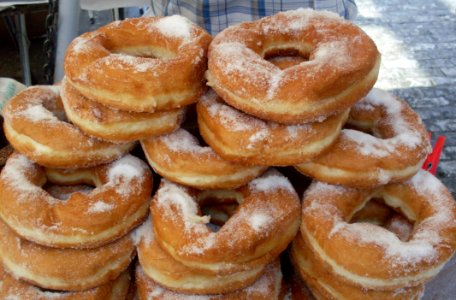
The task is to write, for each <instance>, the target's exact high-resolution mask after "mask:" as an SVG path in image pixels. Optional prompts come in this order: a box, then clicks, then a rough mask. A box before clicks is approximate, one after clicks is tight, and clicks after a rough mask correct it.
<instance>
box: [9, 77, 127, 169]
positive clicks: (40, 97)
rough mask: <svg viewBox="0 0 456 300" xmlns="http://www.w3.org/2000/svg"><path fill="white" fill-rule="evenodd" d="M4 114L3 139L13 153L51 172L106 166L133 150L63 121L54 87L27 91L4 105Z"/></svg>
mask: <svg viewBox="0 0 456 300" xmlns="http://www.w3.org/2000/svg"><path fill="white" fill-rule="evenodd" d="M3 114H4V117H5V121H4V124H3V126H4V131H5V135H6V138H7V139H8V141H9V142H10V143H11V145H12V146H13V147H14V149H15V150H16V151H18V152H20V153H22V154H24V155H25V156H27V157H28V158H29V159H31V160H33V161H35V162H37V163H39V164H40V165H43V166H47V167H51V168H78V167H79V168H82V167H90V166H95V165H99V164H103V163H108V162H110V161H113V160H115V159H117V158H119V157H121V156H122V155H124V154H125V153H127V152H128V151H130V150H131V148H133V146H134V144H133V143H125V144H113V143H109V142H106V141H101V140H99V139H96V138H91V137H88V136H86V135H85V134H83V133H82V132H81V131H80V130H79V129H78V128H76V127H75V126H74V125H72V124H70V123H67V122H65V121H62V120H64V119H65V113H64V111H63V106H62V102H61V100H60V96H59V87H56V86H36V87H30V88H27V89H26V90H24V91H22V92H21V93H19V94H17V95H16V96H15V97H14V98H12V99H11V100H9V101H8V102H7V104H6V105H5V107H4V109H3ZM62 137H64V138H62Z"/></svg>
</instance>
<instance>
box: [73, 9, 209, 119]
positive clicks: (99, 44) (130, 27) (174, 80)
mask: <svg viewBox="0 0 456 300" xmlns="http://www.w3.org/2000/svg"><path fill="white" fill-rule="evenodd" d="M210 41H211V37H210V35H209V34H208V33H207V32H206V31H204V30H203V29H202V28H200V27H198V26H196V25H195V24H193V23H191V22H190V21H189V20H188V19H186V18H185V17H182V16H178V15H174V16H169V17H143V18H131V19H127V20H123V21H120V22H119V21H118V22H113V23H111V24H108V25H106V26H103V27H101V28H99V29H97V30H96V31H94V32H89V33H84V34H83V35H81V36H80V37H78V38H76V39H75V40H74V41H73V42H72V43H71V44H70V45H69V46H68V48H67V51H66V54H65V62H64V69H65V75H66V77H67V79H68V81H69V82H70V83H71V84H72V85H73V86H74V87H75V88H76V89H77V90H78V91H79V92H81V93H82V94H83V95H84V96H86V97H87V98H89V99H92V100H94V101H97V102H99V103H101V104H104V105H107V106H111V107H116V108H118V109H122V110H126V111H136V112H154V111H156V110H167V109H172V108H177V107H182V106H184V105H187V104H190V103H193V102H195V101H196V100H197V98H198V96H199V95H200V94H201V93H203V92H204V90H205V81H204V78H203V77H204V71H205V70H206V68H207V58H206V55H207V47H208V45H209V43H210Z"/></svg>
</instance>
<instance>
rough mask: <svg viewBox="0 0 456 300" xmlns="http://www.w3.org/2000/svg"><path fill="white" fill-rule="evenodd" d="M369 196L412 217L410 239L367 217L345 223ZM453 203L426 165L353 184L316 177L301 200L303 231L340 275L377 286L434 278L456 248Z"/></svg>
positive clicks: (388, 287) (397, 285)
mask: <svg viewBox="0 0 456 300" xmlns="http://www.w3.org/2000/svg"><path fill="white" fill-rule="evenodd" d="M372 197H378V198H383V200H384V201H385V203H386V204H388V205H389V206H391V207H394V208H396V209H398V210H400V211H401V212H402V213H403V214H404V215H405V216H406V217H407V219H409V220H411V221H412V222H414V229H413V232H412V234H411V236H410V238H409V239H408V240H405V241H402V240H401V239H400V237H399V236H397V235H396V234H395V233H393V232H390V231H388V230H387V229H385V228H383V227H380V226H377V225H374V224H371V223H349V222H350V220H351V217H352V216H353V215H354V213H355V212H356V211H357V210H359V209H361V208H362V207H363V205H364V204H365V203H366V202H367V201H368V200H369V199H371V198H372ZM455 220H456V204H455V202H454V200H453V198H452V196H451V194H450V193H449V191H448V190H447V189H446V188H445V186H444V185H443V184H442V183H440V182H439V181H438V179H436V178H435V177H434V176H432V175H431V174H430V173H428V172H426V171H423V170H422V171H420V172H418V173H417V174H416V175H415V176H414V177H412V178H411V179H410V180H408V181H405V182H403V183H396V184H389V185H386V186H384V187H380V188H377V189H371V190H357V189H353V188H344V187H341V186H334V185H329V184H325V183H321V182H314V183H313V184H312V185H311V187H310V188H309V189H308V190H307V191H306V193H305V196H304V200H303V213H302V224H301V234H302V236H303V238H304V239H305V240H307V241H309V243H310V245H311V247H312V249H313V250H314V251H315V252H316V253H318V255H319V257H320V258H321V259H322V260H323V261H324V262H325V264H327V265H328V268H330V269H331V270H332V272H333V273H334V274H335V276H336V275H337V277H338V278H340V280H343V281H345V282H348V283H350V284H352V285H357V286H361V287H365V288H369V289H375V290H390V291H391V290H394V289H397V288H400V287H403V286H416V285H420V284H423V283H424V282H427V281H428V280H430V279H431V278H433V277H434V276H435V275H436V274H437V273H438V272H439V270H440V269H441V268H442V267H443V265H444V264H445V263H446V262H447V261H448V260H449V259H450V258H451V256H452V255H453V253H454V252H455V249H456V241H455V239H454V236H455V234H456V222H455Z"/></svg>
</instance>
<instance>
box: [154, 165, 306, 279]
mask: <svg viewBox="0 0 456 300" xmlns="http://www.w3.org/2000/svg"><path fill="white" fill-rule="evenodd" d="M191 193H192V191H191V190H190V189H188V188H185V187H184V186H180V185H178V184H174V183H171V182H169V181H167V180H162V182H161V185H160V187H159V189H158V191H157V192H156V194H155V196H154V198H153V199H152V204H151V215H152V223H153V225H154V232H155V237H156V240H157V241H158V243H159V245H160V247H162V249H163V250H165V251H166V252H167V253H169V254H170V255H171V256H172V257H173V258H174V259H175V260H177V261H179V262H181V263H182V264H184V265H186V266H188V267H191V268H195V269H203V270H208V271H212V272H216V273H217V274H229V273H233V272H236V271H241V270H246V269H249V268H253V267H255V266H258V265H265V264H267V263H270V262H271V261H273V260H274V259H275V258H276V257H277V256H278V255H279V254H280V253H281V252H282V251H283V250H284V249H285V248H286V247H287V245H288V244H289V242H290V241H291V240H292V239H293V237H294V236H295V234H296V232H297V230H298V227H299V223H300V218H299V209H300V203H299V199H298V196H297V194H296V192H295V190H294V189H293V187H292V185H291V184H290V182H289V181H288V179H286V177H284V176H283V175H281V174H280V173H279V172H277V171H275V170H270V171H268V172H266V173H265V174H264V175H262V176H261V177H258V178H256V179H254V180H252V181H251V182H249V183H248V184H247V185H245V186H243V187H241V188H239V189H237V190H219V193H221V194H222V195H221V196H222V197H226V196H227V194H228V195H229V196H230V197H231V198H235V199H236V200H237V202H238V203H239V206H238V208H237V210H236V212H235V213H234V215H232V216H231V218H229V220H228V221H227V222H226V223H225V224H224V225H223V226H222V227H221V228H220V229H219V230H218V231H217V232H214V231H212V230H211V229H210V228H209V227H207V225H206V224H208V223H209V221H210V217H209V216H202V215H201V212H200V208H199V206H198V203H197V201H198V197H200V198H205V197H207V195H205V194H204V193H208V192H202V193H200V194H199V195H198V194H197V195H196V196H193V195H192V194H191ZM209 193H210V195H209V196H211V197H213V198H215V197H214V196H216V193H214V192H209Z"/></svg>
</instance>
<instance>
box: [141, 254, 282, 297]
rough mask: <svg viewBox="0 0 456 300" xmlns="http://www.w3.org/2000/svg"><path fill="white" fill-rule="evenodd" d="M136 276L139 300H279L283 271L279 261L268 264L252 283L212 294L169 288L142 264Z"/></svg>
mask: <svg viewBox="0 0 456 300" xmlns="http://www.w3.org/2000/svg"><path fill="white" fill-rule="evenodd" d="M135 276H136V284H137V286H138V296H139V300H161V299H166V300H186V299H189V298H190V299H194V300H200V299H201V300H239V299H255V300H279V299H280V298H279V295H280V290H281V281H282V272H281V270H280V263H279V262H278V261H276V262H274V263H272V264H270V265H268V266H267V267H266V271H265V273H264V275H263V276H261V277H260V278H259V279H258V280H257V281H255V282H254V283H253V284H252V285H250V286H248V287H246V288H244V289H240V290H237V291H234V292H232V293H227V294H223V295H220V294H219V295H214V294H211V295H199V296H198V295H189V294H180V293H177V292H174V291H171V290H168V289H166V288H165V287H162V286H160V285H159V284H158V283H156V282H155V281H153V280H152V279H151V278H149V277H148V276H147V275H146V274H145V272H144V270H143V268H141V266H140V265H138V266H137V267H136V272H135Z"/></svg>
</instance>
